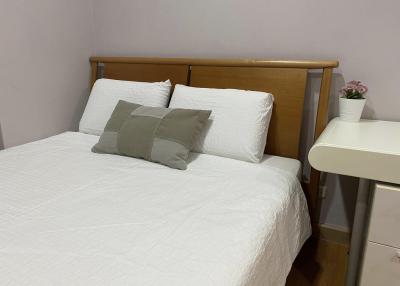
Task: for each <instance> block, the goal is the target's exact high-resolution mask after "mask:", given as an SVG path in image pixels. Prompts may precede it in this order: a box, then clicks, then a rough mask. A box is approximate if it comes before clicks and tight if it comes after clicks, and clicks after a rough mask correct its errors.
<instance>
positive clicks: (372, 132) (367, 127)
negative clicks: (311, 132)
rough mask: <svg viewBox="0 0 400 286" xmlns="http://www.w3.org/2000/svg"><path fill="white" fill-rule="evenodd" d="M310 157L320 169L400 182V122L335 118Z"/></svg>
mask: <svg viewBox="0 0 400 286" xmlns="http://www.w3.org/2000/svg"><path fill="white" fill-rule="evenodd" d="M308 159H309V161H310V164H311V166H313V167H314V168H315V169H317V170H320V171H324V172H330V173H337V174H342V175H349V176H355V177H361V178H367V179H374V180H378V181H384V182H390V183H396V184H400V122H390V121H379V120H361V121H360V122H355V123H353V122H345V121H342V120H340V119H339V118H335V119H333V120H332V121H331V122H329V124H328V126H327V128H326V129H325V130H324V131H323V133H322V134H321V136H320V137H319V138H318V140H317V142H315V144H314V146H313V147H312V148H311V150H310V152H309V154H308Z"/></svg>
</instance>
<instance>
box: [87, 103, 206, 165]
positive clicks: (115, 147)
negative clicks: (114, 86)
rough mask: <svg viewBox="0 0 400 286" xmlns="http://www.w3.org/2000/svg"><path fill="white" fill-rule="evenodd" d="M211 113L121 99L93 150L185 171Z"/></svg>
mask: <svg viewBox="0 0 400 286" xmlns="http://www.w3.org/2000/svg"><path fill="white" fill-rule="evenodd" d="M210 113H211V111H206V110H192V109H180V108H177V109H168V108H162V107H147V106H142V105H139V104H135V103H130V102H126V101H123V100H120V101H119V102H118V104H117V106H116V107H115V109H114V111H113V113H112V115H111V118H110V119H109V121H108V122H107V125H106V127H105V129H104V133H103V134H102V135H101V137H100V139H99V142H98V143H97V144H96V145H95V146H94V147H93V148H92V151H93V152H96V153H108V154H118V155H124V156H130V157H135V158H143V159H145V160H148V161H153V162H157V163H161V164H164V165H167V166H169V167H171V168H175V169H181V170H184V169H186V167H187V163H186V161H187V158H188V155H189V152H190V150H191V149H192V147H193V143H194V141H195V139H196V138H197V136H198V135H199V133H200V132H201V130H202V129H203V127H204V125H205V123H206V122H207V119H208V117H209V116H210Z"/></svg>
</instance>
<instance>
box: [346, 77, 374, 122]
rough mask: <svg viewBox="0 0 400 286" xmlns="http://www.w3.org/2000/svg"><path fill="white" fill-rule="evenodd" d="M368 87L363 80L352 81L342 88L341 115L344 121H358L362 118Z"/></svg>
mask: <svg viewBox="0 0 400 286" xmlns="http://www.w3.org/2000/svg"><path fill="white" fill-rule="evenodd" d="M367 91H368V87H367V86H366V85H364V84H362V83H361V81H355V80H353V81H350V82H348V83H347V84H346V86H344V87H343V88H342V89H341V90H340V94H341V95H342V96H341V97H340V98H339V115H340V118H341V119H342V120H344V121H351V122H357V121H359V120H360V118H361V114H362V112H363V109H364V106H365V102H366V101H367V100H366V99H365V97H364V94H365V93H366V92H367Z"/></svg>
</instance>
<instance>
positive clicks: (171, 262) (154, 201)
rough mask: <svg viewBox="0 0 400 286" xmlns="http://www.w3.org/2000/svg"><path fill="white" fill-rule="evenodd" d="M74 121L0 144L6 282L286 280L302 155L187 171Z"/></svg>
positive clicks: (194, 159)
mask: <svg viewBox="0 0 400 286" xmlns="http://www.w3.org/2000/svg"><path fill="white" fill-rule="evenodd" d="M97 140H98V137H97V136H93V135H86V134H82V133H75V132H67V133H63V134H60V135H57V136H54V137H50V138H48V139H45V140H41V141H37V142H33V143H30V144H26V145H22V146H18V147H14V148H9V149H6V150H4V151H1V152H0V284H1V285H141V286H146V285H174V286H179V285H185V286H187V285H196V286H197V285H202V286H204V285H218V286H224V285H227V286H228V285H229V286H232V285H238V286H239V285H240V286H261V285H263V286H264V285H273V286H277V285H284V284H285V280H286V277H287V274H288V272H289V271H290V268H291V265H292V262H293V260H294V259H295V257H296V255H297V254H298V252H299V250H300V248H301V246H302V245H303V243H304V241H305V240H306V239H307V238H308V237H309V235H310V232H311V228H310V220H309V216H308V210H307V205H306V200H305V197H304V194H303V192H302V190H301V185H300V182H299V180H298V178H297V177H296V176H297V175H298V174H299V170H300V164H299V162H297V161H295V160H291V159H286V158H279V157H273V156H266V157H265V158H264V160H263V161H262V163H260V164H254V163H247V162H242V161H237V160H233V159H228V158H222V157H216V156H211V155H205V154H192V155H191V158H190V163H189V165H188V169H187V170H186V171H180V170H174V169H170V168H168V167H165V166H162V165H158V164H154V163H151V162H146V161H143V160H140V159H133V158H127V157H121V156H113V155H106V154H95V153H92V152H90V149H91V147H92V146H93V145H94V144H95V142H96V141H97Z"/></svg>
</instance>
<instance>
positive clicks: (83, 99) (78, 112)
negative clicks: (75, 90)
mask: <svg viewBox="0 0 400 286" xmlns="http://www.w3.org/2000/svg"><path fill="white" fill-rule="evenodd" d="M89 95H90V89H89V88H87V89H85V90H84V91H83V92H82V94H81V96H80V97H79V100H78V102H77V104H76V106H75V109H74V112H73V114H72V120H71V123H70V127H69V130H71V131H78V128H79V122H80V120H81V117H82V114H83V112H84V110H85V107H86V104H87V102H88V99H89Z"/></svg>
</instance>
